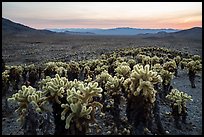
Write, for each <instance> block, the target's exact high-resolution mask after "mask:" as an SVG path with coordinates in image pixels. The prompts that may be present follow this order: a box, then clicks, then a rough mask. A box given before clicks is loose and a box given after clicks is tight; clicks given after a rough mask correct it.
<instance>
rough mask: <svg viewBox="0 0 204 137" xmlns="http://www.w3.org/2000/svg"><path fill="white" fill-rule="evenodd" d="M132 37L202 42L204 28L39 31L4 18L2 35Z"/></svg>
mask: <svg viewBox="0 0 204 137" xmlns="http://www.w3.org/2000/svg"><path fill="white" fill-rule="evenodd" d="M53 34H55V35H132V36H136V37H142V38H150V37H151V38H162V37H169V38H171V37H177V38H191V39H197V40H202V28H201V27H194V28H190V29H186V30H176V29H139V28H129V27H124V28H113V29H81V28H79V29H75V28H74V29H49V30H46V29H44V30H38V29H34V28H30V27H28V26H25V25H22V24H19V23H15V22H12V21H10V20H8V19H5V18H2V35H4V36H5V35H6V36H7V35H8V36H12V35H18V36H28V35H29V36H36V35H46V36H47V35H53Z"/></svg>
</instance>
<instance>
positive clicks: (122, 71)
mask: <svg viewBox="0 0 204 137" xmlns="http://www.w3.org/2000/svg"><path fill="white" fill-rule="evenodd" d="M123 64H124V63H121V65H119V66H118V67H117V68H116V69H115V71H116V72H117V73H116V75H117V76H119V77H124V78H128V77H129V76H130V71H131V68H130V67H129V66H128V65H123Z"/></svg>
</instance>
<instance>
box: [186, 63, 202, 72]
mask: <svg viewBox="0 0 204 137" xmlns="http://www.w3.org/2000/svg"><path fill="white" fill-rule="evenodd" d="M187 68H188V69H189V70H191V71H193V72H198V71H201V70H202V64H201V63H200V61H199V60H196V61H193V60H192V61H190V62H189V63H188V64H187Z"/></svg>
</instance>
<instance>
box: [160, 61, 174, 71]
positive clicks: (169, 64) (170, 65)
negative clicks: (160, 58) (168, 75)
mask: <svg viewBox="0 0 204 137" xmlns="http://www.w3.org/2000/svg"><path fill="white" fill-rule="evenodd" d="M163 67H164V69H165V70H168V71H170V72H175V69H176V62H175V61H174V60H171V61H168V62H166V63H164V65H163Z"/></svg>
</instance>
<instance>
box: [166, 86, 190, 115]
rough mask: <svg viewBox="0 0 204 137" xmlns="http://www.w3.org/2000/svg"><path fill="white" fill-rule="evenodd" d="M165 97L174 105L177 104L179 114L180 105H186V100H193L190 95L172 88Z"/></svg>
mask: <svg viewBox="0 0 204 137" xmlns="http://www.w3.org/2000/svg"><path fill="white" fill-rule="evenodd" d="M166 98H167V99H169V100H170V101H172V102H173V105H174V106H178V113H179V114H181V111H182V107H186V102H187V101H193V99H192V98H191V96H189V95H188V94H187V93H184V92H181V91H179V90H178V89H172V91H171V92H170V93H169V94H168V95H167V96H166ZM185 113H186V112H185Z"/></svg>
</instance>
